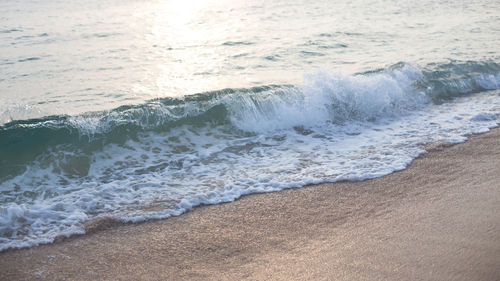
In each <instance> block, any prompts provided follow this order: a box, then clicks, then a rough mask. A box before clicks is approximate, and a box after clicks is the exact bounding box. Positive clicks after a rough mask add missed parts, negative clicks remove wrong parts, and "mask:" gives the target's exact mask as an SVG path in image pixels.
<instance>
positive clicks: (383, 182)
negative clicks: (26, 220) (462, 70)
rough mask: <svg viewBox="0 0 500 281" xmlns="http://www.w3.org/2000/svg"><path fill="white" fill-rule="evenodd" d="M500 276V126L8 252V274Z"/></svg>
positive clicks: (2, 267) (2, 272)
mask: <svg viewBox="0 0 500 281" xmlns="http://www.w3.org/2000/svg"><path fill="white" fill-rule="evenodd" d="M32 279H42V280H221V279H225V280H240V279H250V280H500V130H499V129H494V130H493V131H492V132H490V133H487V134H484V135H480V136H472V137H471V138H470V140H469V141H468V142H466V143H463V144H459V145H455V146H451V147H446V146H436V147H435V148H433V149H432V150H431V152H430V153H428V154H426V155H424V156H422V157H420V158H418V159H416V160H415V161H414V162H413V163H412V164H411V165H410V166H409V168H408V169H406V170H404V171H401V172H397V173H393V174H391V175H388V176H385V177H382V178H378V179H373V180H367V181H363V182H341V183H334V184H321V185H316V186H309V187H305V188H301V189H294V190H285V191H282V192H277V193H268V194H256V195H250V196H245V197H243V198H241V199H240V200H237V201H235V202H232V203H228V204H221V205H216V206H203V207H199V208H196V209H194V210H193V211H191V212H188V213H186V214H184V215H181V216H179V217H175V218H170V219H166V220H161V221H152V222H146V223H142V224H130V225H114V226H109V227H107V228H105V229H103V230H100V231H96V232H94V233H91V234H88V235H84V236H78V237H73V238H70V239H66V240H64V241H59V242H57V243H54V244H50V245H43V246H39V247H34V248H30V249H23V250H10V251H6V252H3V253H0V280H32Z"/></svg>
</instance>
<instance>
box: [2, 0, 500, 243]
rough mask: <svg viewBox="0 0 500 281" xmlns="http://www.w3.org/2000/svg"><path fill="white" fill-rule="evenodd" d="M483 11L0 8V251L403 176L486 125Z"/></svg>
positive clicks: (492, 74) (489, 16) (474, 5)
mask: <svg viewBox="0 0 500 281" xmlns="http://www.w3.org/2000/svg"><path fill="white" fill-rule="evenodd" d="M499 46H500V3H499V2H498V1H430V0H423V1H391V0H373V1H335V2H334V1H314V2H310V1H301V0H292V1H281V0H276V1H240V0H232V1H226V0H220V1H211V0H195V1H189V0H184V1H179V0H172V1H169V0H149V1H135V0H125V1H123V0H121V1H113V0H112V1H97V0H88V1H76V0H69V1H58V0H45V1H34V0H33V1H30V0H3V1H1V2H0V251H1V250H5V249H9V248H22V247H30V246H35V245H38V244H43V243H50V242H52V241H54V239H55V238H57V237H65V236H70V235H74V234H84V233H85V232H86V230H88V227H89V225H92V223H93V222H96V221H101V220H105V221H118V222H139V221H144V220H150V219H160V218H168V217H170V216H176V215H180V214H182V213H184V212H186V211H187V210H190V209H192V208H193V207H195V206H198V205H201V204H218V203H222V202H230V201H233V200H235V199H237V198H239V197H240V196H242V195H246V194H251V193H260V192H272V191H279V190H282V189H285V188H299V187H302V186H304V185H309V184H317V183H324V182H335V181H341V180H348V181H359V180H365V179H370V178H374V177H380V176H383V175H387V174H389V173H392V172H394V171H398V170H402V169H405V167H406V166H407V165H408V164H409V163H411V161H412V160H413V159H415V158H416V157H418V156H419V155H421V154H422V153H425V152H426V151H425V148H426V147H428V146H429V145H433V144H437V143H459V142H463V141H465V140H466V139H467V135H470V134H479V133H484V132H487V131H488V130H489V129H491V128H493V127H496V126H498V124H499V122H500V56H499V50H500V47H499Z"/></svg>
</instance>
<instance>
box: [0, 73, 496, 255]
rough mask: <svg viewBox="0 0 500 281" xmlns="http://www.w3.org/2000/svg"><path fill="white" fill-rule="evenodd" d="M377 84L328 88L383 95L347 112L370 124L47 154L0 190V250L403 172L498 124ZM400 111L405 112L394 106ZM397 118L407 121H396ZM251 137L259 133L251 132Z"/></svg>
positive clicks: (148, 137) (289, 125)
mask: <svg viewBox="0 0 500 281" xmlns="http://www.w3.org/2000/svg"><path fill="white" fill-rule="evenodd" d="M322 75H323V74H321V75H320V76H319V77H323V76H322ZM380 75H381V76H379V77H380V78H378V79H380V80H382V81H375V82H374V80H375V79H373V78H372V79H369V80H368V82H367V81H364V80H363V81H362V83H367V85H366V86H364V87H360V88H359V90H352V88H349V86H346V85H352V83H353V82H352V79H351V78H336V79H338V80H337V81H340V82H338V83H339V84H342V83H345V85H344V86H343V87H342V89H343V91H351V93H353V94H357V97H358V98H360V99H368V100H370V99H371V98H372V96H370V94H369V93H368V91H364V90H365V89H366V87H369V86H372V87H374V88H375V89H378V92H379V93H386V96H387V98H386V100H388V102H383V103H374V104H375V105H377V106H373V104H372V103H370V102H368V101H367V102H364V101H362V100H360V101H359V102H353V104H355V105H356V106H359V108H362V109H363V110H366V111H367V112H369V114H368V115H367V116H368V117H369V118H366V117H364V116H363V117H362V118H357V117H356V118H353V119H352V120H350V121H349V122H345V121H344V122H342V123H335V122H326V121H325V120H328V118H327V117H326V116H331V115H329V114H331V112H327V111H326V110H325V111H321V110H317V112H318V114H313V113H314V111H311V112H307V114H306V115H302V118H305V119H306V121H301V119H293V120H288V119H287V118H284V119H282V120H280V122H281V123H279V122H278V123H272V118H269V119H268V120H264V121H263V123H265V122H269V123H268V124H269V125H267V127H266V125H265V127H266V131H261V132H256V133H255V132H254V133H253V134H248V133H245V132H243V131H242V132H241V133H240V134H235V133H234V129H231V127H232V126H233V125H231V124H227V125H224V126H215V127H214V126H205V127H198V128H195V127H192V126H189V125H183V126H181V127H176V128H173V129H172V130H169V131H166V132H149V133H146V132H144V133H142V134H141V135H140V136H139V138H138V139H135V140H129V141H127V142H126V143H125V144H123V145H116V144H108V145H106V146H105V147H104V148H103V149H102V150H99V151H97V152H93V153H92V154H91V155H86V154H83V153H80V152H78V151H73V152H68V151H65V150H64V147H60V149H55V150H53V151H52V152H50V153H49V154H47V155H45V156H43V157H39V158H38V159H37V161H35V162H34V163H32V164H31V165H30V166H29V167H28V169H27V170H26V171H25V172H24V174H22V175H19V176H17V177H15V178H13V179H11V180H8V181H6V182H3V183H2V184H1V185H0V190H1V191H2V192H3V194H4V195H3V196H4V199H6V200H10V199H9V198H12V202H11V203H8V204H5V205H4V206H3V207H2V208H1V209H0V237H2V239H0V245H1V246H0V249H6V248H10V247H25V246H30V245H36V244H39V243H47V242H50V241H52V240H53V239H54V238H55V237H57V236H60V235H70V234H75V233H78V234H80V233H83V232H84V223H85V222H86V221H88V220H89V219H95V218H99V217H112V218H115V219H117V220H121V221H134V222H136V221H142V220H146V219H152V218H166V217H169V216H172V215H179V214H181V213H183V212H185V211H186V210H189V209H191V208H192V207H193V206H197V205H199V204H217V203H220V202H228V201H232V200H234V199H236V198H238V197H240V196H241V195H245V194H250V193H255V192H270V191H277V190H281V189H284V188H292V187H300V186H303V185H306V184H312V183H320V182H332V181H338V180H363V179H367V178H373V177H378V176H382V175H385V174H388V173H391V172H393V171H396V170H401V169H404V168H405V167H406V165H408V164H409V163H410V162H411V161H412V159H414V158H415V157H416V156H417V155H419V154H420V153H422V152H423V150H422V148H421V145H423V144H426V143H431V142H436V141H448V142H454V143H455V142H462V141H464V140H465V137H464V135H466V134H470V133H481V132H485V131H487V130H488V129H489V128H491V127H494V126H496V125H497V124H498V117H499V116H500V96H499V95H498V92H489V93H488V92H485V93H481V94H480V95H475V96H469V97H465V98H461V99H459V100H457V101H455V102H451V103H445V104H441V105H431V104H427V106H425V107H421V108H420V109H419V110H413V111H409V110H407V108H406V107H407V106H406V105H407V104H408V103H406V104H404V103H403V102H402V100H404V98H403V97H401V98H399V95H407V94H406V93H404V91H405V90H404V89H403V88H404V87H406V85H408V84H407V83H398V87H400V88H401V91H395V92H394V91H393V92H389V91H384V90H383V89H384V87H383V85H387V84H393V83H395V82H394V81H392V80H391V79H392V78H391V77H392V76H390V75H389V76H385V75H386V74H380ZM334 77H335V76H334ZM337 77H338V76H337ZM405 77H407V76H405ZM317 79H319V81H315V82H314V83H313V84H314V85H318V84H319V85H323V84H327V86H322V88H323V89H324V90H323V93H326V94H325V95H326V96H328V97H332V93H333V92H334V91H333V90H332V88H334V89H336V88H335V87H334V86H333V85H334V84H335V83H333V82H325V78H321V79H320V78H317ZM350 79H351V80H350ZM346 80H347V82H346ZM326 81H335V79H330V80H326ZM357 83H359V82H357ZM408 83H411V82H410V81H409V82H408ZM373 85H374V86H373ZM377 85H382V86H379V87H378V88H377V87H376V86H377ZM399 85H402V86H399ZM412 95H414V96H413V97H416V102H413V101H412V102H411V103H409V104H410V105H411V106H414V105H415V104H416V105H417V106H418V104H419V102H420V101H419V99H420V96H419V94H418V93H416V94H415V93H412ZM238 98H240V97H238ZM319 99H324V100H325V101H326V100H327V99H326V98H323V97H321V98H318V97H315V101H316V102H318V100H319ZM262 100H263V101H266V99H265V97H264V98H263V99H262ZM339 100H340V98H339ZM398 100H401V103H402V104H403V105H404V106H400V105H397V106H395V105H396V104H397V102H394V101H398ZM351 102H352V101H351ZM424 102H425V101H424ZM270 104H271V105H272V107H273V110H274V111H271V112H273V114H277V113H276V112H277V111H278V110H281V109H280V107H279V106H283V107H284V108H285V112H287V110H290V109H289V107H287V106H288V105H287V106H284V105H283V104H281V103H275V102H273V103H270ZM285 104H286V102H285ZM323 104H324V103H323ZM253 105H254V103H251V105H250V106H249V107H250V108H251V107H252V106H253ZM384 106H385V108H384ZM327 107H328V106H324V107H323V108H327ZM380 107H382V108H380ZM292 108H294V107H292ZM395 108H396V109H397V110H396V109H395ZM293 110H296V109H293ZM394 110H396V111H394ZM400 110H404V111H405V112H406V114H404V115H399V116H396V115H395V114H394V113H395V112H399V111H400ZM299 111H300V110H297V112H299ZM251 113H252V114H261V112H259V111H258V110H257V109H255V110H253V111H252V109H248V113H245V114H251ZM308 114H309V115H308ZM311 114H313V115H311ZM382 114H387V116H386V117H381V116H382ZM289 116H290V118H292V115H289ZM318 116H319V117H318ZM355 116H356V115H355ZM372 117H374V118H375V119H376V120H372V119H371V118H372ZM258 118H262V116H259V117H258ZM307 118H309V119H307ZM323 118H324V119H323ZM368 119H370V120H368ZM317 120H319V121H317ZM367 120H368V121H367ZM237 121H238V120H237ZM312 121H314V122H312ZM316 121H317V123H315V122H316ZM236 124H237V125H238V124H239V123H237V122H236ZM253 126H257V124H253V125H251V126H250V127H249V128H250V129H251V128H255V127H253ZM297 126H302V127H300V128H297ZM271 129H274V131H272V130H271ZM254 131H257V130H254Z"/></svg>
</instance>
